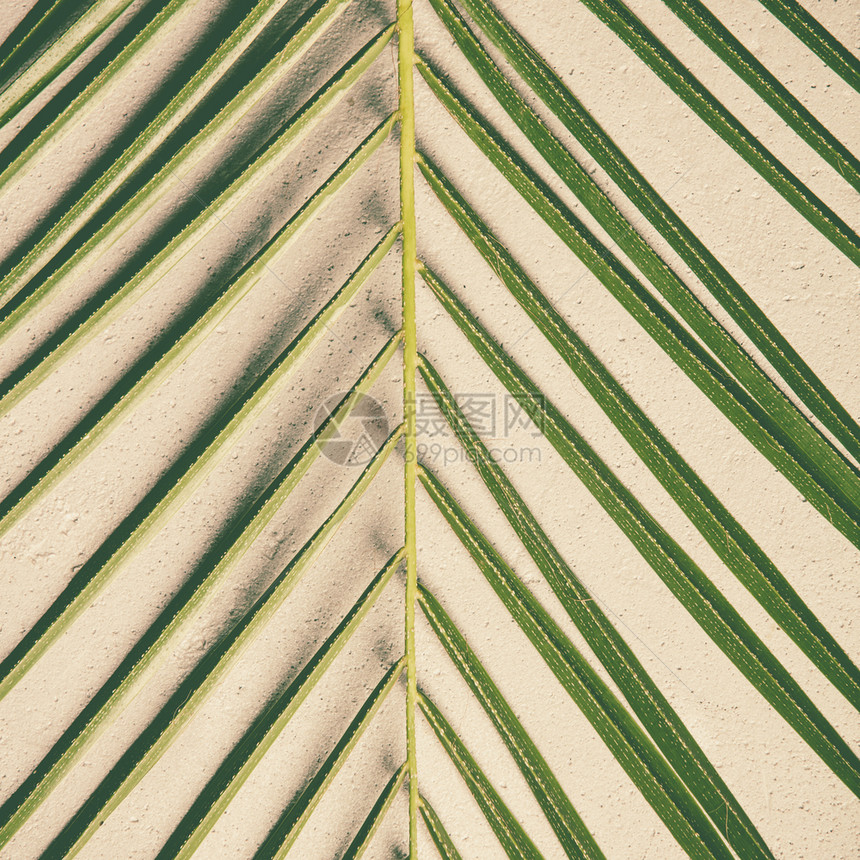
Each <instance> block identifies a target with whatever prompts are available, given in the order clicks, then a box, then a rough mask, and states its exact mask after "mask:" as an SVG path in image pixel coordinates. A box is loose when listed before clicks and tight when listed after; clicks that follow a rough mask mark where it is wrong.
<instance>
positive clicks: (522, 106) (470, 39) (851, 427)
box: [432, 0, 860, 460]
mask: <svg viewBox="0 0 860 860" xmlns="http://www.w3.org/2000/svg"><path fill="white" fill-rule="evenodd" d="M432 3H433V6H434V8H435V9H436V11H437V14H439V15H440V17H441V18H442V20H443V23H445V26H446V27H447V28H448V30H449V32H450V33H451V35H452V36H453V37H454V38H455V39H456V41H457V43H458V45H459V46H460V48H461V50H462V51H463V53H464V55H465V56H466V57H467V59H468V60H469V62H470V63H471V64H472V66H473V67H474V68H475V70H476V71H477V72H478V74H479V75H480V76H481V78H482V80H483V81H484V82H485V83H486V84H487V86H488V87H489V88H490V90H491V91H492V92H493V94H494V95H495V97H496V98H497V99H498V100H499V102H500V104H501V105H502V107H504V108H505V110H506V111H507V112H508V113H509V114H510V116H511V117H512V118H513V119H514V121H515V122H516V123H517V124H518V125H519V127H520V128H521V130H522V131H523V132H524V134H525V135H526V136H527V137H528V138H529V140H530V141H531V142H532V144H533V145H534V146H535V147H536V148H537V149H538V151H539V152H540V153H541V154H542V155H543V156H544V157H545V158H546V159H547V161H548V162H549V163H550V164H551V165H552V167H553V169H554V170H555V171H556V173H557V174H558V175H559V176H560V177H561V178H562V179H563V180H564V182H565V183H566V184H567V185H568V187H569V188H570V189H571V190H572V191H573V192H574V193H575V194H576V195H577V196H578V197H579V199H580V200H581V201H582V202H583V204H584V205H585V206H586V207H587V208H588V210H589V211H590V212H591V214H592V215H594V217H595V218H596V219H597V220H598V222H599V223H600V224H602V225H603V227H604V228H605V229H606V230H607V231H608V232H609V233H610V234H611V235H612V236H613V237H614V238H615V240H616V241H617V242H618V244H619V246H620V247H621V248H622V249H624V250H625V251H626V253H627V254H628V255H629V256H630V257H631V259H632V260H634V262H636V264H637V266H638V267H639V268H640V270H641V271H642V272H644V273H645V274H646V275H648V277H649V278H650V279H651V280H652V281H654V282H655V284H661V283H662V284H664V288H668V290H669V292H668V293H666V297H667V298H669V299H670V301H671V302H672V304H673V306H674V307H675V308H676V309H677V310H678V311H679V313H681V315H682V316H683V317H684V319H686V320H687V322H688V324H690V325H691V326H692V327H693V328H694V330H695V331H696V332H697V334H698V335H699V336H700V337H701V338H702V339H703V340H704V341H705V343H708V344H709V345H710V346H711V348H712V349H713V350H714V351H715V354H716V355H718V356H720V357H722V356H723V353H724V350H725V349H726V348H728V349H729V350H732V351H735V350H737V345H736V344H735V343H734V341H732V340H731V339H730V338H727V337H726V336H725V332H723V330H722V328H721V327H720V326H718V325H717V326H715V325H714V321H713V318H712V316H711V315H710V313H709V312H708V311H707V310H706V309H705V308H704V307H703V306H702V305H701V303H700V302H699V301H698V300H696V299H695V297H693V296H691V295H687V294H688V293H689V290H688V289H687V287H686V286H685V285H684V284H683V283H682V282H680V281H679V280H678V278H677V277H676V276H675V274H674V272H672V271H671V269H667V267H666V265H665V263H664V262H663V261H662V260H661V259H660V258H659V256H657V255H656V254H655V253H654V252H653V251H652V250H651V248H650V247H649V246H648V245H647V244H646V243H645V242H644V241H643V240H642V239H641V237H639V235H638V234H637V233H636V231H635V230H634V229H633V228H632V226H631V225H630V224H629V223H628V222H627V221H626V219H624V218H623V217H621V216H620V215H619V214H618V212H617V210H616V209H615V206H614V205H613V204H612V203H611V201H610V200H609V199H608V198H607V197H606V195H605V194H604V193H603V192H602V191H601V189H600V188H599V187H598V186H597V185H596V184H595V183H594V181H593V180H592V179H591V177H590V176H589V175H588V174H587V173H586V172H584V171H583V170H582V168H581V167H580V166H579V164H578V163H577V162H576V160H575V159H574V158H573V157H572V156H571V155H570V153H569V152H567V150H566V149H565V148H564V147H563V146H562V145H561V143H560V142H559V141H558V140H557V139H556V137H555V136H554V135H553V134H552V133H551V132H550V131H549V129H548V128H547V127H546V126H545V124H544V123H543V122H542V121H541V120H540V119H539V118H538V117H537V115H536V114H535V113H534V111H533V110H532V109H531V108H530V107H529V106H528V105H527V104H526V102H525V101H524V100H523V99H522V98H521V97H520V96H519V94H518V93H517V92H516V90H515V89H514V88H513V87H512V86H511V85H510V84H509V83H508V82H507V80H506V79H505V78H504V77H503V76H502V75H501V73H500V71H499V69H498V67H497V66H496V65H495V64H494V63H493V61H492V60H491V59H490V57H489V56H488V55H487V53H486V51H484V50H483V48H482V47H481V45H480V43H479V42H478V41H477V40H476V39H475V37H474V36H473V35H472V32H471V31H470V30H469V28H468V27H467V26H466V24H465V22H464V21H463V19H462V18H461V17H460V16H459V15H458V14H457V12H456V10H454V9H453V7H452V6H451V4H450V2H449V0H432ZM472 12H473V14H475V15H476V17H477V19H478V20H479V21H480V22H481V24H482V26H483V27H484V29H485V31H486V33H487V35H488V36H489V37H490V38H491V39H492V40H493V42H494V44H495V45H496V46H497V47H498V48H499V50H501V52H502V53H503V54H504V56H505V57H506V58H507V59H508V61H509V62H510V63H511V64H512V65H513V66H514V68H515V69H516V70H517V71H518V72H519V74H521V75H522V76H523V79H524V80H525V81H526V82H527V83H528V85H529V86H530V87H531V88H532V89H533V90H534V91H535V93H536V94H537V95H538V96H539V97H540V98H541V99H542V100H543V101H544V102H545V104H546V105H547V106H548V107H549V108H550V110H552V112H553V113H554V114H555V115H556V116H557V117H558V119H559V120H560V121H561V122H562V123H563V124H564V125H565V127H566V128H567V129H568V131H570V132H571V134H573V135H574V136H575V137H576V139H577V140H578V141H579V142H580V143H581V144H582V145H583V146H584V147H585V148H586V149H587V150H588V152H589V154H590V155H591V156H592V157H593V158H594V159H595V160H596V161H597V162H598V163H599V164H600V165H601V167H603V169H604V170H606V171H607V173H608V174H609V176H610V177H612V179H613V180H614V181H615V182H616V183H617V184H618V186H619V187H620V188H621V189H622V190H623V191H624V193H625V194H627V195H628V196H629V198H630V199H631V200H632V201H633V202H634V203H635V204H636V205H637V206H638V207H639V209H640V210H641V211H642V213H643V214H644V215H645V216H646V217H647V218H648V220H649V221H650V222H651V223H652V224H653V225H654V227H656V229H657V230H659V231H660V233H661V235H662V236H663V237H664V238H665V239H666V240H667V241H668V243H669V244H670V245H671V247H672V248H673V249H674V250H675V251H676V252H677V253H678V254H679V255H680V257H681V258H682V259H683V260H684V262H686V263H687V265H689V266H690V268H691V269H692V270H693V271H694V272H695V274H696V275H697V276H698V277H699V278H700V279H701V280H702V283H703V284H704V285H705V286H706V287H707V289H708V290H709V291H710V292H711V293H712V295H713V296H714V297H715V298H716V299H717V301H718V302H719V303H720V304H721V305H722V306H723V308H725V309H726V311H727V312H728V313H729V314H730V315H731V316H732V318H733V319H734V321H735V322H736V323H737V324H738V325H739V326H740V327H741V329H742V330H743V332H744V333H745V334H746V335H747V336H748V337H749V338H750V339H751V340H752V342H753V343H754V344H755V345H756V346H757V347H758V348H759V349H760V350H761V351H762V354H763V355H764V356H765V358H767V360H768V361H769V362H770V363H771V364H772V365H773V367H775V368H776V369H777V371H778V372H779V373H780V374H781V375H782V377H783V378H784V379H785V381H786V382H787V383H788V384H789V385H790V386H791V387H792V389H793V390H794V392H795V393H796V394H797V395H798V397H800V399H801V400H802V401H803V402H804V403H805V404H806V406H807V407H808V408H809V409H810V410H811V411H812V413H813V414H814V415H815V416H816V417H817V418H818V419H819V420H820V421H821V422H822V423H823V424H824V425H825V426H826V427H827V428H828V429H829V430H830V431H831V432H832V433H833V434H834V435H835V436H836V438H837V439H839V440H840V441H841V442H842V444H843V445H845V447H846V448H847V450H848V451H849V452H851V453H852V455H853V456H854V458H855V459H857V460H860V426H858V425H857V422H856V421H855V420H854V418H852V417H851V416H850V415H849V414H848V412H847V411H846V410H845V409H844V407H842V405H841V404H840V403H839V402H838V401H837V400H836V398H835V397H834V396H833V395H832V394H831V393H830V391H829V390H828V389H827V387H826V386H825V385H824V383H822V382H821V380H820V379H818V377H817V376H816V375H815V373H814V372H813V370H812V369H811V368H810V367H809V366H808V365H807V364H806V362H804V361H803V359H802V358H801V357H800V355H798V354H797V352H796V351H795V350H794V349H793V348H792V346H791V344H789V343H788V341H787V340H786V339H785V338H784V337H783V336H782V334H780V332H779V331H778V330H777V328H776V326H774V325H773V323H771V321H770V320H769V319H768V318H767V316H765V314H764V313H763V312H762V311H761V309H760V308H759V307H758V306H757V305H756V303H755V302H754V301H753V300H752V299H751V298H750V297H749V295H748V294H747V293H746V292H745V291H744V289H743V287H741V285H740V284H739V283H738V282H737V281H736V280H735V279H734V278H733V277H732V275H731V274H730V273H729V272H728V271H727V270H726V269H725V267H724V266H723V265H722V264H721V263H720V262H719V261H718V260H717V259H716V257H714V255H713V254H712V253H711V252H710V251H709V250H708V249H707V248H706V247H705V245H704V244H703V243H702V242H701V241H700V240H699V239H698V238H697V237H696V236H695V235H694V234H693V233H692V231H691V230H690V229H689V228H688V227H687V225H686V224H685V223H684V222H683V221H682V220H681V219H680V218H679V217H678V215H677V214H676V213H675V212H674V211H673V210H672V209H671V208H670V207H669V206H668V204H666V202H665V201H664V200H663V199H662V198H661V197H660V195H659V194H657V192H656V191H655V190H654V189H653V188H652V187H651V185H650V184H649V183H648V181H647V180H646V179H645V177H644V176H642V174H641V173H639V171H638V170H637V169H636V168H635V167H634V166H633V164H632V163H631V162H630V161H629V159H627V157H626V156H625V155H624V153H623V152H621V150H620V149H619V148H618V147H617V146H616V145H615V143H614V142H613V141H612V140H611V139H610V138H609V136H608V135H607V134H606V132H604V131H603V129H602V128H601V127H600V125H599V124H598V123H597V122H596V121H595V120H594V118H593V117H592V116H591V114H589V113H588V111H587V110H586V109H585V107H583V105H582V104H581V103H580V102H579V101H578V100H577V99H576V98H575V97H574V95H573V94H572V93H571V92H570V90H568V89H567V87H566V86H565V85H564V83H563V82H562V80H561V79H560V78H559V77H558V76H557V75H556V74H555V73H554V72H553V71H552V69H551V68H550V67H549V65H548V64H547V63H546V61H545V60H543V58H542V57H540V56H539V55H538V54H537V53H536V52H535V51H534V50H533V49H532V48H531V46H529V45H528V44H527V43H526V42H525V41H524V40H523V39H522V37H520V35H519V34H518V33H517V32H516V31H515V30H513V29H512V28H511V27H510V26H509V25H508V24H507V23H506V22H505V21H504V19H502V18H501V16H499V15H498V13H496V12H495V11H494V10H492V8H491V7H490V6H488V5H487V4H486V3H482V2H481V0H476V5H474V8H473V9H472ZM739 362H740V363H739ZM734 367H735V369H736V371H740V374H741V375H740V376H739V377H738V378H739V380H740V381H741V382H744V384H747V383H752V384H753V386H754V388H752V389H751V393H753V394H754V396H757V397H761V396H764V397H765V401H764V402H769V403H770V406H771V408H774V407H775V408H776V409H777V410H779V414H780V415H781V417H782V418H783V419H785V420H787V421H789V422H790V424H789V425H788V426H792V425H794V424H796V422H797V420H798V417H799V416H797V415H794V414H792V411H791V409H790V407H789V405H788V404H784V403H782V394H781V392H779V391H778V390H777V389H775V388H774V386H773V385H772V383H771V382H770V380H769V379H768V378H767V377H766V376H764V377H763V378H762V375H761V372H760V371H759V370H758V368H757V367H755V365H751V364H750V363H749V359H748V358H747V357H745V356H744V355H743V354H738V355H737V356H736V359H735V362H734ZM786 407H789V408H786ZM803 432H807V431H806V430H804V431H803Z"/></svg>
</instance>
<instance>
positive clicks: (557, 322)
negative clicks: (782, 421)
mask: <svg viewBox="0 0 860 860" xmlns="http://www.w3.org/2000/svg"><path fill="white" fill-rule="evenodd" d="M421 169H422V172H423V173H424V176H425V177H426V178H427V181H428V182H429V183H430V186H431V188H432V189H433V190H434V191H435V192H436V196H437V197H438V198H439V199H440V200H441V202H442V203H443V205H444V206H445V208H446V209H447V210H448V212H449V213H450V214H451V216H452V217H453V218H454V220H455V221H456V222H457V224H458V225H459V226H460V228H461V229H462V230H463V231H464V232H465V234H466V235H467V236H468V238H469V239H470V240H471V242H472V244H473V245H474V246H475V247H476V248H477V249H478V251H479V252H480V253H481V256H482V257H483V258H484V260H485V261H486V262H487V264H488V265H489V266H490V267H491V268H492V269H493V271H494V272H495V273H496V274H497V275H498V276H499V278H500V279H501V280H502V282H503V283H504V284H505V286H506V287H507V288H508V289H509V290H510V292H511V294H512V295H513V296H514V298H515V299H516V300H517V302H518V303H519V304H520V306H521V307H522V308H523V309H524V310H525V311H526V313H527V314H528V315H529V316H530V317H531V319H532V320H533V321H534V322H535V324H536V325H537V327H538V328H539V330H540V331H541V333H542V334H543V335H544V337H546V338H547V340H548V341H549V342H550V343H551V344H552V345H553V347H554V348H555V350H556V352H558V354H559V355H560V356H561V357H562V359H564V361H565V362H566V363H567V364H568V366H569V367H570V368H571V370H573V372H574V373H575V374H576V375H577V377H578V378H579V380H580V381H581V382H582V383H583V385H584V386H585V387H586V389H587V390H588V391H589V393H590V394H591V396H592V397H593V398H594V399H595V401H596V402H597V403H598V405H599V406H600V408H601V409H603V411H604V412H605V413H606V414H607V416H608V417H609V418H610V419H611V420H612V422H613V424H615V426H616V427H617V428H618V430H619V431H620V432H621V434H622V435H623V436H624V438H625V439H626V440H627V441H628V442H629V443H630V446H631V447H632V448H633V450H634V451H635V452H636V453H637V454H638V455H639V456H640V457H641V458H642V460H643V462H644V463H645V464H646V465H647V466H648V468H649V469H650V470H651V472H652V473H653V474H654V476H655V477H656V478H657V480H659V481H660V483H661V484H662V485H663V486H664V487H665V488H666V490H667V491H668V492H669V494H670V495H671V496H672V498H673V499H674V500H675V501H676V502H677V503H678V505H679V507H680V508H681V509H682V510H683V511H684V513H685V514H686V515H687V516H688V517H689V518H690V521H691V522H692V523H693V524H694V525H695V526H696V528H697V529H698V530H699V532H700V533H701V534H702V536H703V537H704V538H705V539H706V540H707V541H708V543H709V545H710V546H711V548H712V549H713V550H714V552H716V554H717V555H718V556H719V557H720V559H722V561H723V562H724V563H725V564H726V565H727V566H728V568H729V569H730V570H731V571H732V572H733V573H734V574H735V576H737V577H738V579H739V580H740V581H741V582H742V583H743V584H744V586H745V587H746V588H747V589H748V590H749V591H750V593H751V594H753V596H754V597H755V598H756V599H757V600H758V601H759V603H761V605H762V606H763V607H764V608H765V609H766V610H767V611H768V612H769V613H770V614H771V616H772V617H773V618H774V620H776V621H777V622H778V623H779V625H780V626H781V627H782V628H783V629H784V630H785V631H786V632H787V633H788V635H789V636H791V638H792V639H793V640H794V642H795V643H796V644H797V645H798V647H799V648H800V649H801V650H802V651H803V652H804V654H806V655H807V656H808V657H809V658H810V660H812V661H813V663H815V665H816V666H817V667H818V668H819V669H820V670H821V671H822V672H823V673H824V675H825V676H826V677H827V678H828V680H830V682H831V683H832V684H834V686H836V688H837V689H838V690H839V691H840V692H841V693H842V694H843V695H844V696H845V697H846V698H847V699H848V701H849V702H851V704H853V705H854V707H855V708H857V709H858V710H860V670H858V668H857V666H855V664H854V663H853V662H852V661H851V659H850V657H849V656H848V655H847V654H846V653H845V651H844V650H843V649H842V647H841V646H840V645H839V643H838V642H836V640H835V639H834V638H833V636H832V635H831V634H830V633H829V632H828V630H827V629H826V628H825V627H824V625H823V624H822V623H821V622H820V621H819V620H818V618H817V617H816V616H815V614H814V613H813V612H812V611H811V610H810V609H809V607H808V606H807V605H806V604H805V603H804V602H803V601H802V600H801V599H800V597H799V595H798V594H797V593H796V592H795V590H794V589H793V588H792V587H791V585H790V584H789V583H788V581H787V580H786V579H785V577H784V576H783V575H782V573H780V571H779V570H778V569H777V567H776V566H775V565H774V564H773V562H772V561H771V560H770V558H768V556H767V555H766V554H765V553H764V552H763V551H762V549H761V548H760V547H759V546H758V544H757V543H756V542H755V541H754V540H753V538H752V537H751V536H750V535H749V533H748V532H747V531H746V530H745V529H744V528H743V527H742V526H741V525H740V523H738V522H737V520H735V518H734V517H733V516H732V515H731V514H730V513H729V511H728V510H727V509H726V508H725V507H724V506H723V504H722V503H721V502H720V501H719V499H717V497H716V496H715V495H714V494H713V493H712V492H711V491H710V489H709V488H708V487H707V486H706V485H705V484H704V483H703V481H702V480H701V478H699V476H698V475H697V474H696V473H695V472H694V471H693V469H692V468H691V467H690V466H689V464H688V463H687V462H686V461H685V460H684V459H683V458H682V457H681V455H680V454H679V453H678V452H677V451H676V450H675V448H673V447H672V445H671V443H670V442H669V441H668V440H667V439H666V437H665V436H664V435H663V434H662V433H661V432H660V431H659V430H658V429H657V427H656V426H655V425H654V424H653V423H652V422H651V420H650V419H649V418H648V416H647V415H646V414H645V413H644V412H643V411H642V410H641V409H640V408H639V407H638V406H637V405H636V403H635V402H634V401H633V399H632V398H631V397H630V395H629V394H627V392H626V391H625V390H624V389H623V388H622V386H621V385H619V384H618V382H617V381H616V380H615V379H614V378H613V376H612V375H611V374H610V373H609V371H608V370H607V369H606V367H605V366H604V365H603V364H602V363H601V361H600V360H599V359H598V358H597V356H596V355H595V354H594V353H593V352H592V351H591V350H590V349H589V348H588V346H587V344H586V343H585V342H584V341H583V340H582V339H581V338H579V337H578V336H577V335H576V333H575V332H574V331H573V330H572V329H571V327H570V326H569V325H568V324H567V322H566V321H565V320H564V318H563V317H562V316H561V314H559V313H558V312H557V311H556V310H555V308H553V306H552V305H551V304H550V303H549V301H548V300H547V299H546V298H545V297H544V296H543V295H542V294H541V292H540V290H539V288H538V287H537V285H536V284H535V283H534V282H533V281H531V280H530V279H529V277H528V276H527V275H526V273H525V272H524V271H523V269H522V267H521V266H519V265H518V264H517V262H516V261H515V260H514V258H513V257H512V256H511V254H510V253H509V252H508V250H507V249H506V248H505V247H504V246H503V245H502V244H501V242H500V241H499V240H498V238H497V237H496V236H494V235H493V233H492V232H491V231H490V229H489V228H488V227H487V225H486V224H485V223H484V222H483V221H482V220H481V219H480V218H479V217H478V216H477V214H476V213H475V211H474V210H473V209H472V208H471V207H470V206H469V205H468V204H467V203H466V201H465V200H464V199H463V198H462V197H461V196H460V195H459V194H458V192H457V191H456V189H455V188H454V187H453V186H452V185H451V183H450V182H449V181H448V180H447V179H446V178H445V177H444V176H443V175H442V174H441V173H440V172H439V169H438V168H437V167H436V166H435V165H433V164H432V163H431V162H430V161H429V160H424V161H422V163H421ZM442 288H443V289H444V285H442Z"/></svg>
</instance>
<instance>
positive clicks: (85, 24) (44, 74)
mask: <svg viewBox="0 0 860 860" xmlns="http://www.w3.org/2000/svg"><path fill="white" fill-rule="evenodd" d="M132 2H133V0H101V2H97V3H94V4H93V5H92V6H90V8H89V9H88V10H87V11H86V12H84V14H83V15H81V17H80V18H78V20H77V21H75V23H74V24H73V25H72V26H71V27H69V28H68V29H67V30H65V31H64V32H63V33H62V34H61V35H60V36H59V38H58V39H57V40H56V41H54V43H53V44H52V45H50V47H48V49H47V50H46V51H45V52H44V53H43V54H41V55H40V56H39V57H38V59H36V60H35V61H34V62H33V63H32V64H31V65H29V66H28V67H27V68H26V69H25V70H24V71H22V72H21V73H20V74H19V75H17V76H16V77H15V79H14V80H13V81H12V83H11V84H10V85H9V86H8V87H6V88H5V89H4V90H3V91H2V93H0V125H5V124H6V123H7V122H8V121H9V120H10V119H11V118H12V117H13V116H14V115H15V114H16V113H17V112H18V111H19V110H21V108H23V107H25V106H26V105H27V104H28V103H29V102H30V101H32V100H33V99H34V98H36V96H38V95H39V93H41V92H42V91H43V90H44V89H45V87H47V86H48V85H49V84H50V83H51V81H53V80H55V79H56V78H57V77H58V76H59V75H60V74H61V73H62V71H63V70H64V69H66V68H68V67H69V66H70V65H71V64H72V63H73V62H74V61H75V60H76V59H77V58H78V57H79V56H80V55H81V54H82V53H83V52H84V51H85V50H86V49H87V48H88V47H89V46H90V45H91V44H92V43H93V42H94V41H95V40H96V39H98V37H99V36H100V35H101V34H102V33H104V31H105V30H107V28H108V27H110V25H111V24H113V22H114V21H116V19H117V18H119V16H120V15H122V13H123V12H125V10H126V9H127V8H128V7H129V6H131V4H132Z"/></svg>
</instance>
